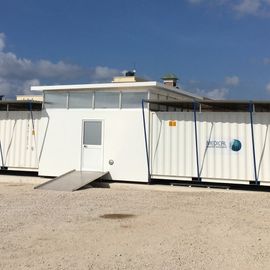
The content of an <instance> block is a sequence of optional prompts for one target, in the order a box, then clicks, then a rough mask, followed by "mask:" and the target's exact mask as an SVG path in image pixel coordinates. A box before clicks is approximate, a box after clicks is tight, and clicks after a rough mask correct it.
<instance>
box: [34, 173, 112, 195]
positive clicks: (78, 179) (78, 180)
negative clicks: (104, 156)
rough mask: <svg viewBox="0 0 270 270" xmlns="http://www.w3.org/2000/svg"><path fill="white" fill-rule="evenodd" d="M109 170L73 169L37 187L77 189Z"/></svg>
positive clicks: (63, 189)
mask: <svg viewBox="0 0 270 270" xmlns="http://www.w3.org/2000/svg"><path fill="white" fill-rule="evenodd" d="M107 173H108V172H96V171H76V170H72V171H69V172H67V173H65V174H62V175H60V176H58V177H56V178H54V179H52V180H50V181H48V182H45V183H43V184H41V185H38V186H35V187H34V188H35V189H46V190H58V191H75V190H78V189H80V188H82V187H84V186H85V185H87V184H89V183H91V182H93V181H95V180H97V179H99V178H100V177H102V176H104V175H106V174H107Z"/></svg>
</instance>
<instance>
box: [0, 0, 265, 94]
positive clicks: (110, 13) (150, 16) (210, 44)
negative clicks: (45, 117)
mask: <svg viewBox="0 0 270 270" xmlns="http://www.w3.org/2000/svg"><path fill="white" fill-rule="evenodd" d="M0 3H1V10H0V33H1V34H0V92H1V93H3V94H5V95H6V96H10V97H11V96H14V95H15V94H22V93H28V90H29V86H30V85H38V84H63V83H65V84H66V83H68V84H69V83H89V82H107V81H110V80H111V79H112V77H113V76H114V75H117V74H121V72H122V71H124V70H128V69H133V67H134V65H135V66H136V69H137V75H138V76H142V77H146V78H149V79H152V80H159V79H160V77H162V75H164V74H165V73H168V72H173V73H175V74H176V75H177V76H178V77H179V78H180V86H181V87H183V88H184V89H185V90H188V91H192V92H195V93H199V94H203V95H207V96H209V97H213V98H217V99H219V98H226V99H270V76H269V75H270V0H234V1H233V0H167V1H161V0H144V1H143V0H136V1H127V0H110V1H109V0H97V1H96V0H88V1H87V0H77V1H71V0H65V1H64V0H54V1H52V0H46V1H45V0H44V1H42V0H40V1H37V0H25V1H21V0H9V1H7V0H6V1H4V0H0Z"/></svg>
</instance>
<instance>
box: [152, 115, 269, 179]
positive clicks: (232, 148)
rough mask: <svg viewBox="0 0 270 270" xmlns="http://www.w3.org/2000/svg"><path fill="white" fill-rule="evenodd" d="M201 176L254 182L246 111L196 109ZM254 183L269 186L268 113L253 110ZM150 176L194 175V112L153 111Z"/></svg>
mask: <svg viewBox="0 0 270 270" xmlns="http://www.w3.org/2000/svg"><path fill="white" fill-rule="evenodd" d="M196 115H197V122H196V123H197V141H198V149H197V150H198V164H199V175H200V177H201V178H202V180H205V181H215V182H223V181H224V182H235V183H249V181H255V169H254V158H253V146H252V135H251V124H250V114H249V113H248V112H247V113H245V112H226V113H224V112H201V113H197V114H196ZM253 119H254V125H253V128H254V143H255V144H254V145H255V155H256V173H257V175H258V181H260V182H261V183H262V184H267V183H269V184H270V171H269V164H268V163H269V160H270V141H269V122H270V114H269V113H254V114H253ZM150 126H151V132H150V141H151V143H150V145H151V149H150V158H151V175H152V178H168V179H183V180H191V179H192V178H197V177H198V172H197V159H196V141H195V124H194V114H193V112H157V113H151V123H150Z"/></svg>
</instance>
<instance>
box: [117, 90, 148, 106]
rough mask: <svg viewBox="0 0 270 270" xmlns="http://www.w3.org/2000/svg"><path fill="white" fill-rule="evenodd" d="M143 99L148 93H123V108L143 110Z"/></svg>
mask: <svg viewBox="0 0 270 270" xmlns="http://www.w3.org/2000/svg"><path fill="white" fill-rule="evenodd" d="M143 99H147V93H134V92H131V93H128V92H122V108H141V106H142V100H143Z"/></svg>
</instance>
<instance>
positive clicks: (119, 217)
mask: <svg viewBox="0 0 270 270" xmlns="http://www.w3.org/2000/svg"><path fill="white" fill-rule="evenodd" d="M99 217H101V218H106V219H124V218H132V217H135V215H132V214H105V215H101V216H99Z"/></svg>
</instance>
